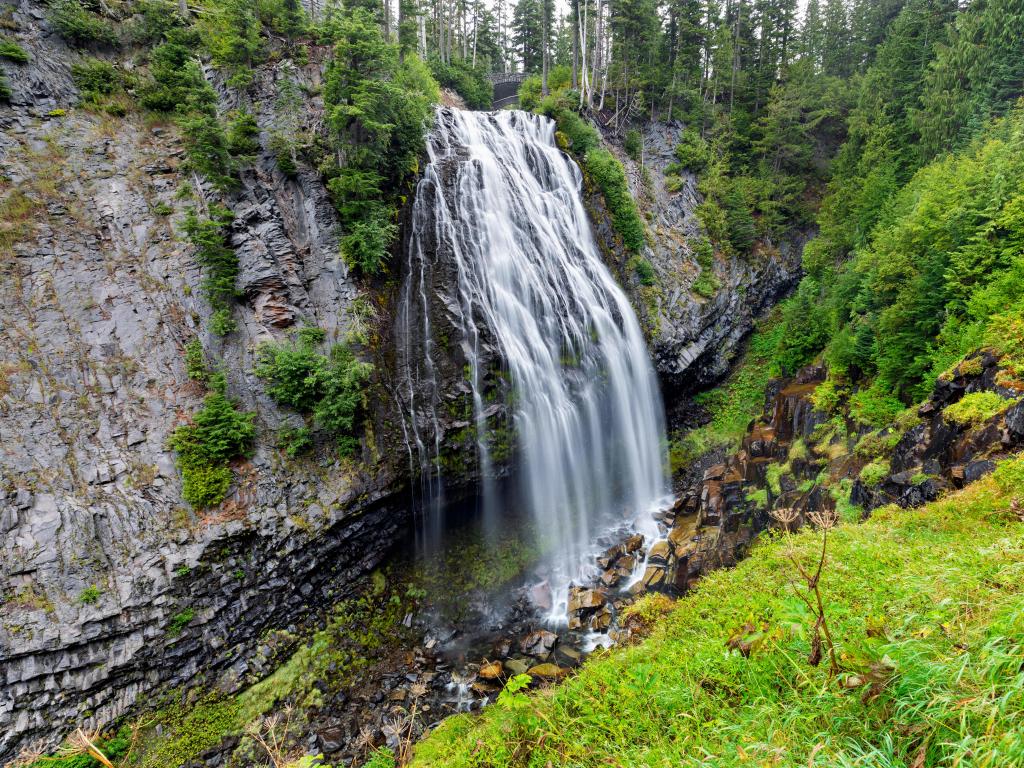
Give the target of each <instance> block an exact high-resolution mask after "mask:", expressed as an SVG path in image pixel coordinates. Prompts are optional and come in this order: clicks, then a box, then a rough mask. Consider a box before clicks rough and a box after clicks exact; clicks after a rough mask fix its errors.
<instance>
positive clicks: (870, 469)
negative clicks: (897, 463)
mask: <svg viewBox="0 0 1024 768" xmlns="http://www.w3.org/2000/svg"><path fill="white" fill-rule="evenodd" d="M888 476H889V462H888V461H886V460H885V459H875V460H874V461H872V462H871V463H870V464H865V465H864V467H863V469H861V471H860V479H861V482H862V483H864V485H866V486H869V487H871V488H873V487H875V486H876V485H878V484H880V483H881V482H882V481H883V480H884V479H885V478H887V477H888Z"/></svg>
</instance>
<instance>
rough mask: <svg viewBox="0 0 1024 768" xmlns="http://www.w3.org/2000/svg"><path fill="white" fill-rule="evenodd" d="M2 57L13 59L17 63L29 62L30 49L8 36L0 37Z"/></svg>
mask: <svg viewBox="0 0 1024 768" xmlns="http://www.w3.org/2000/svg"><path fill="white" fill-rule="evenodd" d="M0 59H6V60H7V61H13V62H14V63H15V64H25V63H27V62H28V51H26V50H25V49H24V48H22V47H21V46H20V45H18V43H17V42H15V41H14V40H11V39H10V38H8V37H0Z"/></svg>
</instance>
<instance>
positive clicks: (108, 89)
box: [71, 59, 121, 101]
mask: <svg viewBox="0 0 1024 768" xmlns="http://www.w3.org/2000/svg"><path fill="white" fill-rule="evenodd" d="M71 79H72V80H74V82H75V86H76V87H77V88H78V90H79V91H81V93H82V98H83V99H85V100H86V101H98V100H99V99H100V98H102V97H103V96H109V95H110V94H112V93H114V92H115V91H117V90H119V89H120V88H121V73H120V72H119V71H118V69H117V67H115V66H114V65H113V64H111V63H110V62H109V61H104V60H103V59H83V60H82V61H76V62H75V63H74V64H72V65H71Z"/></svg>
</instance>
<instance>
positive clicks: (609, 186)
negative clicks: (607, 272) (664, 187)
mask: <svg viewBox="0 0 1024 768" xmlns="http://www.w3.org/2000/svg"><path fill="white" fill-rule="evenodd" d="M584 165H585V167H586V170H587V173H588V175H589V176H590V178H591V180H592V181H593V182H594V184H595V186H596V187H597V188H598V189H599V190H600V191H601V194H602V196H603V197H604V200H605V203H606V204H607V205H608V210H609V211H610V212H611V215H612V226H613V227H614V228H615V231H616V232H618V233H619V236H620V237H621V238H622V242H623V244H624V245H625V246H626V248H628V249H629V250H631V251H633V252H639V251H640V250H641V249H642V248H643V246H644V243H645V241H646V230H645V229H644V223H643V220H642V219H641V218H640V214H639V212H638V211H637V208H636V201H635V200H634V199H633V195H632V194H631V193H630V191H629V185H628V184H627V183H626V174H625V172H624V171H623V170H622V163H620V162H619V161H618V160H616V159H615V156H614V155H612V153H611V152H609V151H608V150H607V149H603V148H595V149H591V150H590V151H588V152H587V154H586V157H585V158H584Z"/></svg>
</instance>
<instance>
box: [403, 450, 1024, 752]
mask: <svg viewBox="0 0 1024 768" xmlns="http://www.w3.org/2000/svg"><path fill="white" fill-rule="evenodd" d="M1007 464H1009V465H1010V466H1013V465H1016V466H1017V469H1016V472H1017V473H1019V472H1020V471H1021V470H1020V467H1021V466H1022V465H1024V460H1022V459H1020V458H1016V459H1013V460H1011V461H1010V462H1007ZM1003 466H1006V464H1003V465H1001V466H1000V468H999V469H997V473H999V472H1007V470H1004V469H1002V467H1003ZM1004 481H1008V478H1004ZM1019 487H1020V486H1019V485H1018V486H1016V487H1015V488H1013V489H1012V490H1009V491H1006V490H1003V488H1002V486H1000V485H999V484H998V483H997V481H996V479H995V478H986V479H984V480H981V481H978V482H977V483H975V484H973V485H972V486H970V487H969V488H968V489H967V490H965V491H962V492H959V493H956V494H953V495H951V496H949V497H947V498H944V499H943V500H941V501H939V502H935V503H932V504H930V505H928V506H926V507H924V508H923V509H921V510H915V511H914V512H913V513H908V512H907V511H906V510H900V509H897V508H895V507H889V508H885V509H882V510H876V511H875V512H874V513H873V515H872V517H871V519H869V520H867V521H866V522H864V523H862V524H858V525H840V526H839V527H838V528H837V529H835V530H834V531H832V532H830V533H829V536H828V565H827V566H826V568H825V570H824V571H823V574H822V577H821V582H820V586H821V590H822V595H823V598H824V600H825V603H826V610H827V611H828V618H829V625H830V631H831V633H832V635H833V638H834V639H835V641H836V644H837V646H838V648H837V650H838V651H839V653H840V658H841V664H842V666H843V670H842V673H841V674H840V676H839V677H838V678H833V677H830V675H829V673H828V670H827V668H826V667H825V666H824V665H822V666H811V665H809V664H807V663H806V661H804V660H805V659H806V658H807V656H808V653H809V650H810V644H811V638H810V637H809V632H808V631H807V628H808V619H809V618H810V616H809V614H808V612H807V610H806V608H805V607H803V606H802V603H800V602H799V600H798V599H797V597H796V595H795V594H794V592H793V590H792V588H791V587H790V586H789V585H790V583H791V581H792V579H793V571H794V566H793V563H792V560H791V559H790V558H791V556H792V557H795V558H796V559H797V561H798V562H800V563H802V564H803V566H804V567H805V568H806V567H808V566H809V565H810V564H811V563H813V562H816V561H817V557H818V555H819V553H820V550H821V535H820V534H819V533H816V532H814V531H812V530H807V531H804V532H801V533H797V534H790V535H787V536H785V537H784V539H783V540H765V541H762V542H761V543H759V544H757V545H755V549H754V551H753V553H752V554H751V556H750V557H747V558H746V559H745V560H743V561H742V562H741V563H740V564H739V565H738V566H736V567H735V568H732V569H724V570H720V571H716V572H714V573H712V574H710V575H707V576H705V577H704V578H702V579H701V581H700V583H699V584H698V585H697V587H696V588H695V589H694V590H692V591H690V592H689V593H687V595H686V596H685V597H683V598H681V599H680V600H678V601H677V602H676V605H675V608H674V610H673V611H672V612H671V613H670V614H669V615H668V616H666V617H665V619H663V620H662V621H661V622H660V624H659V626H658V627H657V628H656V629H655V630H654V632H653V634H652V635H651V636H650V637H649V638H648V639H647V640H645V641H644V642H642V643H639V644H636V645H627V646H625V647H621V648H616V649H614V650H612V651H611V652H610V653H607V654H603V655H600V656H598V657H592V658H591V659H590V660H589V661H588V662H587V664H585V665H584V666H583V667H582V668H581V669H580V670H579V672H578V673H577V674H576V675H574V676H573V677H571V678H569V679H568V680H566V681H565V682H564V683H562V684H561V685H560V686H559V687H558V688H556V689H554V690H552V691H550V692H544V693H543V694H540V695H533V696H528V697H527V702H526V703H525V704H524V705H523V706H522V707H520V708H516V709H510V708H508V707H503V706H492V707H488V708H487V709H485V710H484V711H483V712H482V713H481V714H480V715H472V716H470V715H460V716H456V717H453V718H449V719H447V720H446V721H445V722H444V723H442V724H441V725H440V726H439V727H438V728H437V729H435V730H434V731H432V732H431V733H430V735H428V736H427V737H426V738H425V740H423V741H421V742H420V743H419V744H418V745H417V747H416V752H415V756H414V758H413V761H412V766H413V768H418V767H419V766H432V768H445V766H456V765H473V764H474V761H476V760H478V758H479V756H480V755H486V762H487V764H488V765H489V766H494V767H495V768H498V767H501V766H519V765H537V766H543V765H545V764H546V763H547V762H548V761H551V762H552V764H557V765H573V766H578V767H579V768H592V767H593V768H596V766H603V765H608V764H610V763H617V764H619V765H637V766H639V765H687V764H688V762H692V758H693V757H694V756H699V757H700V758H701V759H704V760H705V761H707V760H711V761H713V763H714V765H715V766H716V768H740V766H748V765H751V764H756V763H757V762H758V760H757V758H754V759H753V763H752V762H751V761H752V754H757V753H761V752H762V750H763V754H768V755H770V756H771V757H769V760H774V756H776V755H784V756H785V758H784V760H783V763H782V764H786V765H793V766H806V765H809V764H810V765H814V766H819V767H823V766H844V767H848V768H852V766H854V765H878V766H882V765H885V766H905V765H911V764H913V762H914V761H915V760H918V761H919V763H920V764H922V765H954V764H964V765H966V764H977V765H993V766H995V765H1007V766H1011V765H1020V756H1021V755H1022V754H1024V739H1022V736H1021V733H1022V726H1024V678H1022V676H1021V675H1020V647H1019V644H1018V643H1017V642H1016V639H1015V638H1018V637H1019V636H1020V635H1021V633H1022V632H1024V612H1022V611H1021V607H1020V606H1021V597H1022V589H1024V585H1022V582H1021V581H1020V580H1019V579H1018V578H1017V576H1018V574H1019V572H1020V570H1021V557H1020V551H1021V547H1022V546H1024V529H1022V527H1021V525H1020V523H1019V522H1017V521H1016V518H1015V517H1014V516H1013V515H1012V514H1011V512H1010V502H1011V500H1012V498H1013V496H1014V495H1015V494H1017V493H1018V489H1019ZM852 513H853V512H852V510H851V514H852ZM751 584H757V585H762V586H763V588H761V589H750V585H751ZM965 595H969V596H970V600H969V601H968V602H969V604H968V605H965V603H964V596H965ZM748 624H754V625H755V626H757V627H758V628H759V629H761V628H762V627H763V630H762V631H761V632H760V638H759V642H758V643H757V644H756V645H755V646H753V647H752V648H751V650H750V652H749V654H740V653H727V652H725V648H726V644H727V642H728V641H729V639H730V638H732V637H734V636H735V635H736V633H737V632H738V631H742V628H743V627H744V626H745V625H748ZM940 626H941V627H946V628H948V631H943V630H942V629H940ZM953 628H955V629H953ZM680 713H686V716H685V717H680ZM695 723H713V726H708V727H695ZM754 750H757V752H755V751H754ZM705 756H706V757H705Z"/></svg>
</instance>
